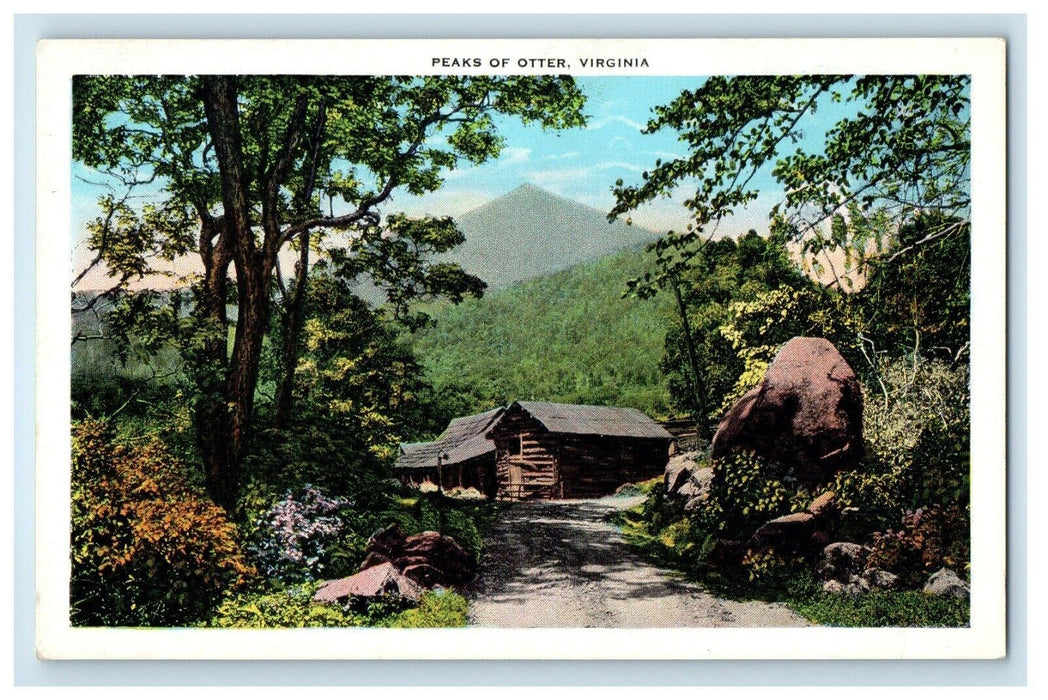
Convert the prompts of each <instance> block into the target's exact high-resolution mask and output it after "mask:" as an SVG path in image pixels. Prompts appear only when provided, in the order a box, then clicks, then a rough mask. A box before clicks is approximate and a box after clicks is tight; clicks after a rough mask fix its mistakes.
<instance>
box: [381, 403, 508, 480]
mask: <svg viewBox="0 0 1048 700" xmlns="http://www.w3.org/2000/svg"><path fill="white" fill-rule="evenodd" d="M504 410H505V409H503V408H501V407H499V408H494V409H492V410H490V411H485V412H484V413H478V414H476V415H472V416H462V417H461V418H455V419H454V420H452V421H451V422H450V423H449V424H448V427H447V428H446V429H445V430H444V432H443V433H441V434H440V437H438V438H437V439H436V440H434V441H433V442H409V443H404V444H402V445H401V446H400V457H399V458H398V459H397V463H396V468H397V469H433V468H436V466H437V453H439V452H440V451H444V453H445V454H447V457H446V458H445V459H444V460H443V461H442V464H458V463H460V462H465V461H466V460H468V459H473V458H474V457H479V456H481V455H483V454H486V453H488V452H492V453H493V452H494V451H495V443H494V442H492V441H491V440H489V439H488V438H487V437H485V435H484V433H485V432H487V429H488V427H489V426H490V425H491V424H492V423H493V422H494V421H495V420H496V419H497V418H498V417H499V416H501V415H502V412H503V411H504Z"/></svg>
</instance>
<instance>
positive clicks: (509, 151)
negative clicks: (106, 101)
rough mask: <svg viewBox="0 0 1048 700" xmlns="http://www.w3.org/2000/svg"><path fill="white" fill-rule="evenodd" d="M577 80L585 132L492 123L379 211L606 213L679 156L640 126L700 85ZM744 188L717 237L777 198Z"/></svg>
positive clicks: (76, 228)
mask: <svg viewBox="0 0 1048 700" xmlns="http://www.w3.org/2000/svg"><path fill="white" fill-rule="evenodd" d="M577 81H578V83H579V85H580V87H581V89H582V90H583V92H584V93H585V94H586V96H587V101H586V105H585V108H584V111H585V113H586V114H587V116H588V124H587V126H586V127H585V128H579V129H569V130H564V131H547V130H543V129H542V128H541V127H539V126H537V125H534V124H532V125H528V126H524V125H523V124H521V122H520V120H518V119H516V118H509V117H498V118H497V121H496V124H497V126H498V128H499V132H500V133H501V135H502V137H503V139H504V141H505V145H504V147H503V150H502V153H501V155H500V157H499V158H498V159H496V160H492V161H489V162H488V163H485V164H483V165H480V166H471V165H470V164H468V163H466V164H465V167H463V168H462V169H458V170H454V171H451V172H449V173H448V174H447V178H446V182H445V184H444V186H443V187H442V188H441V189H440V190H438V191H437V192H433V193H430V194H427V195H425V196H421V197H414V196H411V195H409V194H408V193H406V192H403V191H401V192H396V193H394V196H393V198H392V199H391V200H390V201H389V202H387V203H386V204H385V205H384V207H383V211H384V213H392V212H399V211H403V212H406V213H408V214H410V215H421V214H431V215H450V216H458V215H461V214H463V213H465V212H467V211H469V210H470V209H473V208H475V207H478V206H480V205H482V204H484V203H486V202H489V201H491V200H492V199H494V198H496V197H498V196H500V195H502V194H505V193H506V192H509V191H510V190H512V189H514V188H516V187H518V186H519V185H521V184H523V183H531V184H534V185H537V186H539V187H542V188H544V189H547V190H549V191H551V192H553V193H555V194H558V195H561V196H563V197H567V198H569V199H573V200H576V201H579V202H582V203H584V204H588V205H590V206H592V207H595V208H597V209H600V210H601V211H609V210H610V209H611V208H612V206H613V205H614V197H613V195H612V192H611V188H612V186H613V185H614V183H615V181H616V180H617V179H619V178H622V180H623V181H624V182H625V183H626V184H639V183H640V182H641V173H642V172H644V171H645V170H647V169H649V168H651V167H652V166H653V165H654V163H655V161H656V159H659V158H661V159H663V160H666V159H670V158H675V157H679V156H682V155H684V153H685V146H684V144H682V143H681V142H679V141H678V140H677V136H676V134H675V133H673V132H671V131H664V132H659V133H655V134H642V133H641V129H642V128H643V127H644V125H645V124H646V123H647V121H648V119H649V118H650V117H651V116H653V109H654V107H655V106H656V105H662V104H667V103H669V102H670V101H672V100H673V99H674V98H675V97H676V96H677V95H679V94H680V93H681V91H682V90H684V89H686V88H692V89H693V88H695V87H698V86H699V85H701V83H702V82H703V78H701V77H694V76H690V77H634V76H631V77H578V78H577ZM818 116H819V117H820V120H819V121H820V122H821V123H819V124H818V127H817V128H815V129H814V131H816V132H819V133H821V132H824V131H825V128H826V127H828V126H830V125H831V124H832V123H833V122H835V121H836V120H837V119H839V117H840V113H839V111H838V110H836V109H832V110H823V111H821V112H820V113H819V115H818ZM807 137H808V138H806V139H805V141H809V140H812V137H813V134H811V133H809V134H807ZM72 171H73V175H74V177H73V181H72V199H73V201H72V205H73V206H72V222H71V224H72V231H71V234H72V239H73V241H72V243H73V255H74V267H75V268H76V269H77V270H79V269H80V267H82V265H83V263H84V262H85V261H86V260H88V259H89V251H88V250H87V246H86V244H85V240H86V236H85V233H84V231H85V225H86V223H87V222H88V221H90V220H92V219H94V218H95V217H96V216H98V208H97V204H96V201H97V198H98V197H99V196H100V195H101V194H104V193H105V190H104V188H102V187H100V186H98V185H97V184H89V183H88V182H85V180H86V181H90V182H98V181H100V179H101V178H100V177H99V176H98V175H97V174H94V173H91V172H90V171H88V170H87V169H85V168H83V167H82V166H80V165H78V164H75V163H74V164H73V169H72ZM751 184H752V185H753V186H754V187H755V188H756V189H758V190H759V191H760V192H761V196H760V198H759V199H758V201H757V202H756V203H755V204H753V205H751V207H750V209H749V210H748V211H744V212H739V213H737V214H736V216H735V218H734V220H730V221H727V222H724V223H722V225H721V229H720V232H719V233H722V234H727V235H733V234H735V233H741V232H745V231H746V230H748V229H750V228H755V229H757V230H758V231H761V232H763V231H765V230H766V228H767V211H768V208H769V207H770V206H771V205H772V204H774V203H775V202H776V201H778V200H779V199H780V198H781V197H782V191H781V188H779V187H778V186H777V184H776V183H775V182H774V181H773V180H772V179H771V177H770V175H768V174H767V173H764V174H762V175H759V176H758V177H756V178H755V179H754V180H753V182H752V183H751ZM686 196H687V188H685V187H682V188H679V190H678V192H676V193H675V194H674V196H673V197H671V198H667V199H665V200H660V201H658V202H655V203H653V204H651V205H649V206H646V207H644V208H643V209H641V210H639V211H637V212H635V213H634V214H633V217H632V218H633V220H634V223H635V224H637V225H639V226H644V227H646V228H650V229H653V230H656V231H666V230H669V229H677V230H679V229H682V228H683V227H684V226H685V225H686V224H687V221H688V215H687V211H686V210H685V208H684V206H683V204H682V202H683V200H684V199H685V197H686ZM181 271H182V270H181V268H179V272H181ZM104 284H105V278H104V277H103V276H101V275H90V276H89V277H88V278H85V280H84V284H83V285H81V286H86V287H100V286H102V285H104Z"/></svg>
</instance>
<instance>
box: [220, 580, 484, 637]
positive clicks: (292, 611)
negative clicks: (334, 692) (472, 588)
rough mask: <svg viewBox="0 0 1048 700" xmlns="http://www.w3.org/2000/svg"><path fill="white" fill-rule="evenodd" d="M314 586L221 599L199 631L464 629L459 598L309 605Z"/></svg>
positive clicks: (441, 595)
mask: <svg viewBox="0 0 1048 700" xmlns="http://www.w3.org/2000/svg"><path fill="white" fill-rule="evenodd" d="M317 587H318V586H317V585H316V584H303V585H301V586H294V587H290V588H287V589H285V590H282V591H277V592H274V593H265V594H259V593H249V594H244V595H238V596H234V597H230V598H227V599H226V600H225V601H223V602H222V604H221V605H219V607H218V609H217V611H216V612H215V615H214V616H213V617H212V618H211V619H210V620H208V621H207V622H205V623H203V624H202V625H200V626H202V627H222V628H240V629H270V628H294V627H392V628H401V627H403V628H418V627H465V626H466V619H467V614H468V612H469V605H468V603H467V602H466V599H465V598H463V597H462V596H461V595H459V594H457V593H454V592H451V591H446V590H436V591H427V592H425V593H423V594H422V599H421V600H420V601H419V603H418V605H417V606H410V605H409V604H407V603H405V602H404V601H402V600H397V599H392V598H391V599H387V600H376V601H373V602H370V603H367V604H362V605H355V606H353V607H349V606H342V605H328V604H323V603H314V602H313V600H312V598H313V594H314V593H315V592H316V589H317Z"/></svg>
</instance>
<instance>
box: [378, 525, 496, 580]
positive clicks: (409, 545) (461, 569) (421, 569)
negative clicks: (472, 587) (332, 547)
mask: <svg viewBox="0 0 1048 700" xmlns="http://www.w3.org/2000/svg"><path fill="white" fill-rule="evenodd" d="M365 552H366V553H367V556H366V557H365V558H364V563H363V565H362V566H361V570H366V569H370V568H373V567H375V566H378V565H381V564H384V563H389V564H391V565H393V566H394V567H395V568H396V570H397V571H398V572H399V573H400V574H403V575H405V576H407V577H408V578H410V579H412V580H414V581H415V582H416V583H418V584H420V585H422V586H425V587H426V588H431V587H433V586H444V587H446V588H447V587H454V586H462V585H464V584H466V583H468V582H469V581H470V580H472V578H473V575H474V574H475V573H476V562H475V561H474V560H473V555H472V554H470V553H469V552H467V551H466V550H465V549H463V548H462V546H461V545H459V543H458V542H456V541H455V540H454V539H452V538H451V537H445V536H444V535H441V534H440V533H439V532H433V531H427V532H423V533H420V534H418V535H413V536H411V537H406V536H405V535H404V531H403V530H401V529H400V527H399V526H397V525H392V526H390V527H388V528H386V529H385V530H382V531H380V532H378V533H376V534H374V535H373V536H372V537H371V539H370V540H368V544H367V547H366V548H365Z"/></svg>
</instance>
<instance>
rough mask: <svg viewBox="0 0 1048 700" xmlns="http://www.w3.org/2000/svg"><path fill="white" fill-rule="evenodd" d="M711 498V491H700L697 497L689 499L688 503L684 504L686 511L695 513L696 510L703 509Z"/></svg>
mask: <svg viewBox="0 0 1048 700" xmlns="http://www.w3.org/2000/svg"><path fill="white" fill-rule="evenodd" d="M709 500H710V494H709V491H706V492H704V493H700V494H699V495H698V496H696V497H695V498H692V499H691V500H689V501H688V502H687V503H685V504H684V512H685V513H694V512H695V511H697V510H700V509H702V508H703V507H704V506H705V505H706V502H707V501H709Z"/></svg>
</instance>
